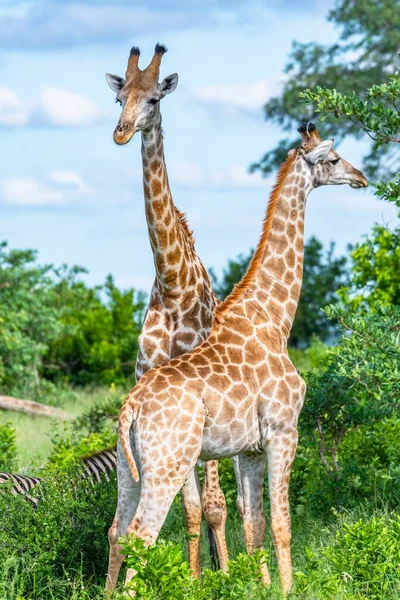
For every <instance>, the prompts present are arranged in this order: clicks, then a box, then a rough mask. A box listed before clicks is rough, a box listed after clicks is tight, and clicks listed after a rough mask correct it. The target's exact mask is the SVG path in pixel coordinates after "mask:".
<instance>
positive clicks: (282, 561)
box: [267, 430, 297, 592]
mask: <svg viewBox="0 0 400 600" xmlns="http://www.w3.org/2000/svg"><path fill="white" fill-rule="evenodd" d="M296 448H297V430H293V431H292V432H291V433H290V434H289V435H288V431H287V430H285V434H282V433H278V432H276V434H275V436H274V437H272V438H271V439H270V440H269V441H268V447H267V452H268V484H269V496H270V502H271V530H272V537H273V540H274V546H275V552H276V556H277V559H278V567H279V573H280V577H281V582H282V588H283V591H284V592H288V591H289V590H290V588H291V587H292V561H291V555H290V538H291V531H290V511H289V478H290V469H291V466H292V463H293V460H294V457H295V454H296Z"/></svg>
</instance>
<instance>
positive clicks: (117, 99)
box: [115, 98, 122, 106]
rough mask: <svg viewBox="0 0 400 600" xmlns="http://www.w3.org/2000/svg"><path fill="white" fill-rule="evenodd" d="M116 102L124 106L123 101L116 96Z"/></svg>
mask: <svg viewBox="0 0 400 600" xmlns="http://www.w3.org/2000/svg"><path fill="white" fill-rule="evenodd" d="M115 103H116V104H117V103H118V104H119V105H120V106H122V102H121V100H120V99H119V98H115Z"/></svg>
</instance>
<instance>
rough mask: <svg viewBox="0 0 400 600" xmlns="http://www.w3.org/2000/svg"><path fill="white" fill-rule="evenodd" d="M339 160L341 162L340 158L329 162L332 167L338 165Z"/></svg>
mask: <svg viewBox="0 0 400 600" xmlns="http://www.w3.org/2000/svg"><path fill="white" fill-rule="evenodd" d="M339 160H340V158H334V159H333V160H330V161H329V162H330V163H331V165H337V164H338V162H339Z"/></svg>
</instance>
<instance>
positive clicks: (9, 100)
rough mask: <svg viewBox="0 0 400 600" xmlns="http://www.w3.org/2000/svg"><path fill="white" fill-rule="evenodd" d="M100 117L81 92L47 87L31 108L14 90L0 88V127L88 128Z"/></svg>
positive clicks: (98, 111)
mask: <svg viewBox="0 0 400 600" xmlns="http://www.w3.org/2000/svg"><path fill="white" fill-rule="evenodd" d="M100 118H101V113H100V110H99V108H98V107H97V105H96V104H95V103H94V102H93V100H90V98H88V97H87V96H85V95H84V94H81V93H79V92H72V91H71V90H65V89H62V88H54V87H45V88H44V89H43V90H42V92H41V94H40V97H39V98H38V100H37V101H36V102H34V103H33V106H32V107H29V106H28V104H27V102H25V101H24V100H22V99H21V98H20V97H19V96H18V94H17V93H16V92H15V91H14V90H11V89H9V88H0V127H24V126H27V125H50V126H52V127H85V126H89V125H93V124H94V123H96V122H97V121H98V120H99V119H100Z"/></svg>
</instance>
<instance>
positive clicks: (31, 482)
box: [0, 472, 41, 506]
mask: <svg viewBox="0 0 400 600" xmlns="http://www.w3.org/2000/svg"><path fill="white" fill-rule="evenodd" d="M7 481H11V482H12V483H13V484H14V485H13V486H12V488H11V493H12V494H14V496H17V495H18V494H22V495H23V496H25V497H26V498H27V499H28V500H30V501H31V502H33V504H34V505H35V506H37V505H38V503H39V500H38V498H34V497H33V496H31V495H30V494H29V492H30V491H31V489H32V488H34V487H35V485H38V484H39V483H40V482H41V479H39V478H38V477H29V476H28V475H16V474H15V473H4V472H0V485H1V484H2V483H6V482H7Z"/></svg>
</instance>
